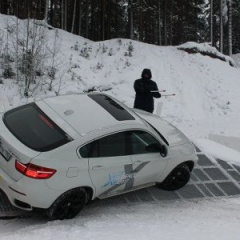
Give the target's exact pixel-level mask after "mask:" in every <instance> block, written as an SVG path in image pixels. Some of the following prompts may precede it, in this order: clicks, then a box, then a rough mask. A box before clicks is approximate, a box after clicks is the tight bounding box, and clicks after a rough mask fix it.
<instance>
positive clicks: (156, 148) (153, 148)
mask: <svg viewBox="0 0 240 240" xmlns="http://www.w3.org/2000/svg"><path fill="white" fill-rule="evenodd" d="M146 151H147V152H159V153H160V154H161V156H162V157H166V156H167V154H168V150H167V147H166V146H165V145H160V144H157V143H153V144H150V145H148V146H146Z"/></svg>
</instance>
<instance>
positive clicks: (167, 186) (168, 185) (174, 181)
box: [158, 164, 191, 191]
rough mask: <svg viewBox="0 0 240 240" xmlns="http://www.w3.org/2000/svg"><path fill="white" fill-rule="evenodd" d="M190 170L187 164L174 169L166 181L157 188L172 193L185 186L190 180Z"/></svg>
mask: <svg viewBox="0 0 240 240" xmlns="http://www.w3.org/2000/svg"><path fill="white" fill-rule="evenodd" d="M190 176H191V173H190V170H189V167H188V165H187V164H181V165H179V166H177V167H176V168H174V169H173V170H172V172H171V173H170V174H169V175H168V176H167V177H166V179H165V180H164V181H163V182H162V183H160V184H158V186H159V187H160V188H161V189H163V190H167V191H174V190H178V189H180V188H182V187H183V186H185V185H186V184H187V183H188V181H189V180H190Z"/></svg>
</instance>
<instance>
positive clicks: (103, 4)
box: [102, 0, 105, 40]
mask: <svg viewBox="0 0 240 240" xmlns="http://www.w3.org/2000/svg"><path fill="white" fill-rule="evenodd" d="M102 40H105V0H102Z"/></svg>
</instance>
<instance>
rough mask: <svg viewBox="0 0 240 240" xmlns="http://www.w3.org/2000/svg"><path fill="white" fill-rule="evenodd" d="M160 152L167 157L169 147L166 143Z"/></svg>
mask: <svg viewBox="0 0 240 240" xmlns="http://www.w3.org/2000/svg"><path fill="white" fill-rule="evenodd" d="M159 152H160V155H161V156H162V157H166V156H167V155H168V149H167V147H166V146H165V145H161V147H160V149H159Z"/></svg>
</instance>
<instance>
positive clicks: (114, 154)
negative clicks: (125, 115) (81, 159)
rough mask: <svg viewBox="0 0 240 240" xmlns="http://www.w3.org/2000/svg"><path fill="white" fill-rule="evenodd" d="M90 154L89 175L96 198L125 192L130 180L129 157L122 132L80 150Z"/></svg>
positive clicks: (130, 163)
mask: <svg viewBox="0 0 240 240" xmlns="http://www.w3.org/2000/svg"><path fill="white" fill-rule="evenodd" d="M81 151H82V154H83V155H84V154H85V153H84V151H85V152H90V155H89V174H90V177H91V179H92V182H93V185H94V186H95V189H96V195H97V196H98V197H106V196H109V195H114V194H117V193H119V192H122V191H124V190H125V188H126V187H125V185H126V183H127V182H128V180H129V178H131V176H130V173H129V169H131V166H132V162H131V157H130V156H129V154H128V146H127V142H126V135H125V133H124V132H120V133H115V134H112V135H108V136H105V137H103V138H100V139H98V140H96V141H94V142H92V143H91V144H88V145H86V146H85V147H84V148H82V149H81ZM80 153H81V152H80Z"/></svg>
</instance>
